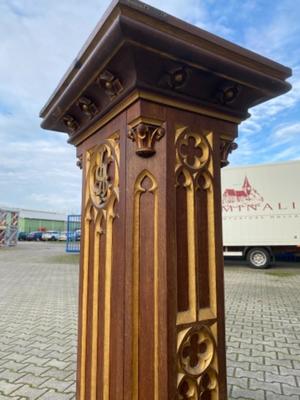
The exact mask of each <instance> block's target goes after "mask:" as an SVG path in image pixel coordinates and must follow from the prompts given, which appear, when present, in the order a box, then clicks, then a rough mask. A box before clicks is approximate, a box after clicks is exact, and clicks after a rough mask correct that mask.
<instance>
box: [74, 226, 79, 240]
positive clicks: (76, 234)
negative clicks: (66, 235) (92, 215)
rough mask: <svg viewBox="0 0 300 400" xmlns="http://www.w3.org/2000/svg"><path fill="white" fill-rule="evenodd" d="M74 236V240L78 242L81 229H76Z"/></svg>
mask: <svg viewBox="0 0 300 400" xmlns="http://www.w3.org/2000/svg"><path fill="white" fill-rule="evenodd" d="M74 236H75V240H78V241H79V240H80V238H81V229H77V230H76V231H75V232H74Z"/></svg>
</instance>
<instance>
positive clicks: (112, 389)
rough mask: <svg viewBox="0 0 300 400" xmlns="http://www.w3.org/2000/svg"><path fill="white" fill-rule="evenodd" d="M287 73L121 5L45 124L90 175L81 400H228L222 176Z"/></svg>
mask: <svg viewBox="0 0 300 400" xmlns="http://www.w3.org/2000/svg"><path fill="white" fill-rule="evenodd" d="M290 75H291V71H290V70H289V69H288V68H286V67H283V66H281V65H279V64H277V63H274V62H272V61H270V60H268V59H266V58H264V57H261V56H259V55H257V54H254V53H252V52H250V51H247V50H245V49H242V48H240V47H238V46H235V45H234V44H232V43H229V42H227V41H225V40H223V39H221V38H218V37H216V36H214V35H211V34H209V33H208V32H205V31H203V30H201V29H199V28H196V27H194V26H191V25H189V24H187V23H185V22H183V21H180V20H178V19H176V18H173V17H171V16H170V15H167V14H165V13H163V12H161V11H159V10H156V9H154V8H152V7H150V6H147V5H146V4H143V3H140V2H138V1H135V0H120V1H115V2H114V3H112V5H111V6H110V8H109V10H108V11H107V12H106V14H105V16H104V18H103V20H102V21H100V23H99V25H98V26H97V28H96V30H95V31H94V32H93V34H92V36H91V37H90V38H89V40H88V42H87V43H86V44H85V46H84V47H83V49H82V50H81V52H80V54H79V55H78V57H77V59H76V60H75V61H74V63H73V64H72V66H71V67H70V69H69V71H68V72H67V74H66V75H65V77H64V78H63V80H62V82H61V83H60V85H59V86H58V88H57V89H56V91H55V92H54V94H53V95H52V97H51V98H50V100H49V101H48V103H47V104H46V105H45V106H44V108H43V110H42V111H41V117H42V118H43V122H42V126H43V128H45V129H51V130H56V131H62V132H67V133H68V134H69V142H70V143H71V144H73V145H75V146H76V147H77V156H78V165H79V166H80V167H82V173H83V192H82V242H81V269H80V305H79V335H78V376H77V378H78V385H77V398H78V400H171V399H191V400H197V399H202V400H204V399H205V400H207V399H211V400H225V399H226V398H227V393H226V365H225V327H224V283H223V254H222V223H221V221H222V220H221V186H220V168H221V167H222V166H225V165H227V163H228V154H229V153H230V152H231V151H232V150H234V149H235V148H236V145H235V143H234V139H235V138H236V136H237V126H238V124H239V123H240V122H241V121H243V120H245V119H246V118H247V117H248V116H249V115H248V108H249V107H252V106H254V105H256V104H259V103H261V102H264V101H266V100H268V99H270V98H273V97H275V96H277V95H279V94H282V93H284V92H286V91H288V90H289V88H290V85H289V84H288V83H287V82H285V80H286V78H288V77H289V76H290Z"/></svg>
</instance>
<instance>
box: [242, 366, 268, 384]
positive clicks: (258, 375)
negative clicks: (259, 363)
mask: <svg viewBox="0 0 300 400" xmlns="http://www.w3.org/2000/svg"><path fill="white" fill-rule="evenodd" d="M235 376H236V377H237V378H243V377H244V378H254V379H257V380H259V381H263V380H264V373H263V371H248V370H244V369H241V368H236V370H235Z"/></svg>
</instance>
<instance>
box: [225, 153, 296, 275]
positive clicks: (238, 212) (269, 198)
mask: <svg viewBox="0 0 300 400" xmlns="http://www.w3.org/2000/svg"><path fill="white" fill-rule="evenodd" d="M222 219H223V245H224V256H225V257H226V256H231V257H234V256H237V257H243V258H244V259H245V260H247V261H248V263H249V265H250V266H251V267H254V268H267V267H269V266H270V265H271V264H272V263H273V262H274V260H275V255H276V254H278V253H284V252H288V253H294V254H300V160H299V161H290V162H284V163H276V164H265V165H252V166H242V167H228V168H224V169H223V170H222Z"/></svg>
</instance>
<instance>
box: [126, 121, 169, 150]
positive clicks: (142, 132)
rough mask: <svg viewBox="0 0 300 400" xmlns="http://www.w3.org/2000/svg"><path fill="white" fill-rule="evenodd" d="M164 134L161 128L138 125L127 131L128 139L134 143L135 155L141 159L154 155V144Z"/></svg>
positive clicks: (143, 124) (144, 124)
mask: <svg viewBox="0 0 300 400" xmlns="http://www.w3.org/2000/svg"><path fill="white" fill-rule="evenodd" d="M164 134H165V129H164V128H163V127H162V126H157V125H152V124H146V123H143V122H142V123H139V124H138V125H136V126H135V127H133V128H130V129H129V132H128V137H129V139H131V140H132V141H133V142H135V143H136V151H135V152H136V154H138V155H139V156H141V157H151V156H152V155H153V154H155V153H156V151H155V142H156V141H159V140H160V139H161V138H162V137H163V136H164Z"/></svg>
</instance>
